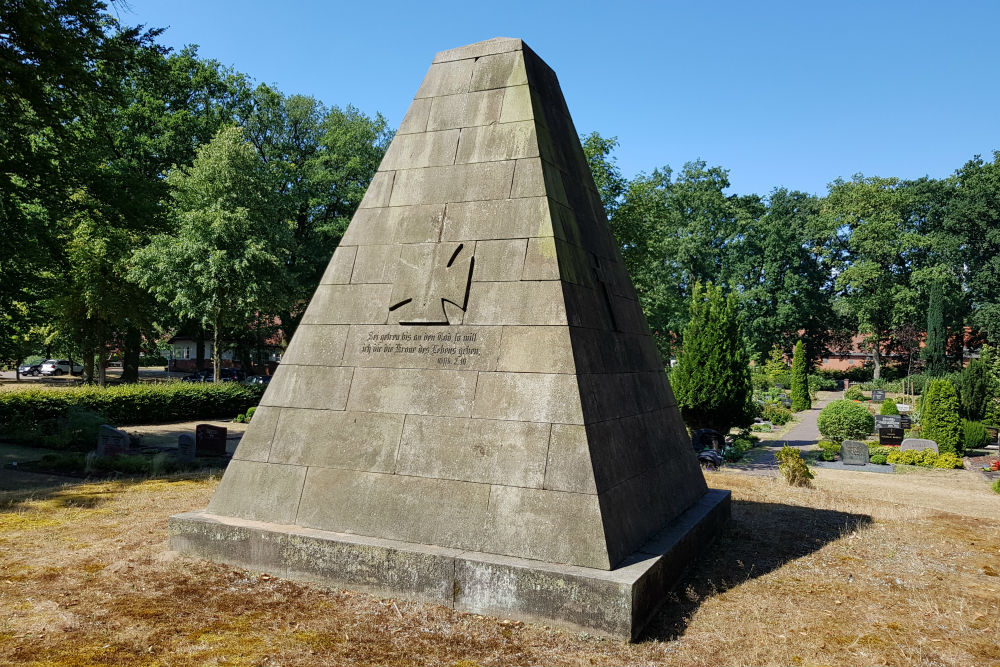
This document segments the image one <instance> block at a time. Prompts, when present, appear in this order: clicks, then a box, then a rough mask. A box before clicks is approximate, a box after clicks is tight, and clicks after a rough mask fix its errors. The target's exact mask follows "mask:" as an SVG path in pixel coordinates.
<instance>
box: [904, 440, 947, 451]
mask: <svg viewBox="0 0 1000 667" xmlns="http://www.w3.org/2000/svg"><path fill="white" fill-rule="evenodd" d="M900 449H901V450H903V451H906V450H908V449H915V450H917V451H919V450H922V449H932V450H934V452H935V453H940V450H939V449H938V444H937V443H936V442H934V441H933V440H928V439H927V438H906V439H905V440H903V444H902V445H900Z"/></svg>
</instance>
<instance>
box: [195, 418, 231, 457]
mask: <svg viewBox="0 0 1000 667" xmlns="http://www.w3.org/2000/svg"><path fill="white" fill-rule="evenodd" d="M228 436H229V429H227V428H226V427H225V426H213V425H212V424H198V425H197V426H195V427H194V446H195V449H196V450H197V451H198V453H199V454H200V455H201V456H225V455H226V453H227V452H226V445H227V439H228Z"/></svg>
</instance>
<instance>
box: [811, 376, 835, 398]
mask: <svg viewBox="0 0 1000 667" xmlns="http://www.w3.org/2000/svg"><path fill="white" fill-rule="evenodd" d="M809 391H810V392H812V393H814V394H815V393H816V392H817V391H837V381H836V380H834V379H833V378H831V377H827V376H825V375H812V374H810V375H809Z"/></svg>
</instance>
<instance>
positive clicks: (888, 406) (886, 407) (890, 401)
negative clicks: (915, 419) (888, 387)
mask: <svg viewBox="0 0 1000 667" xmlns="http://www.w3.org/2000/svg"><path fill="white" fill-rule="evenodd" d="M879 414H880V415H898V414H899V408H897V407H896V399H894V398H887V399H885V400H884V401H882V407H881V408H880V409H879Z"/></svg>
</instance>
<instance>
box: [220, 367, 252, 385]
mask: <svg viewBox="0 0 1000 667" xmlns="http://www.w3.org/2000/svg"><path fill="white" fill-rule="evenodd" d="M219 379H220V380H222V381H223V382H243V381H244V380H246V379H247V374H246V371H243V370H240V369H239V368H223V369H222V370H221V371H220V372H219Z"/></svg>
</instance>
